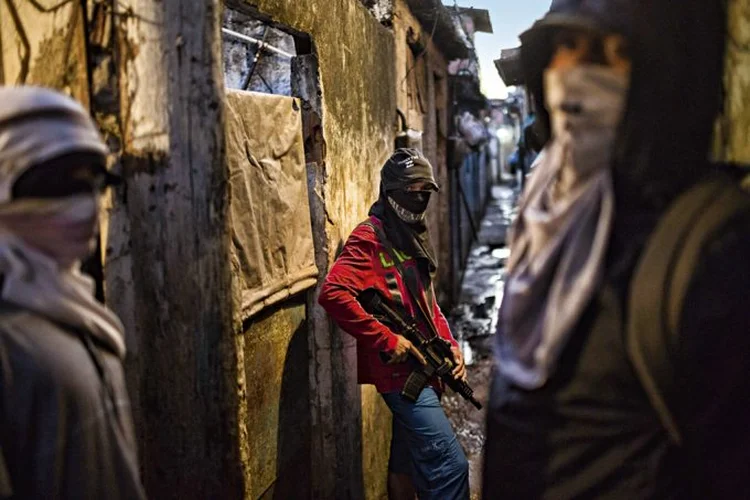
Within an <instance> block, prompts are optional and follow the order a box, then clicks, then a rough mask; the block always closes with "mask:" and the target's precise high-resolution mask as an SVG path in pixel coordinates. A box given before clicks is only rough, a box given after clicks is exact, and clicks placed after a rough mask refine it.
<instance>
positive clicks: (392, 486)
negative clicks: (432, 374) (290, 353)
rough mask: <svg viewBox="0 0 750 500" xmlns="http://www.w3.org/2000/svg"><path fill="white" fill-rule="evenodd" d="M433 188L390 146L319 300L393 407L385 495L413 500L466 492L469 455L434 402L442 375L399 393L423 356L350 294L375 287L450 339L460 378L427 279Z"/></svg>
mask: <svg viewBox="0 0 750 500" xmlns="http://www.w3.org/2000/svg"><path fill="white" fill-rule="evenodd" d="M437 190H438V185H437V183H436V182H435V178H434V176H433V173H432V166H431V165H430V163H429V161H427V159H426V158H425V157H424V156H422V155H421V153H419V151H417V150H414V149H399V150H397V151H396V152H395V153H393V155H392V156H391V157H390V158H389V159H388V161H387V162H386V163H385V165H384V166H383V168H382V170H381V186H380V197H379V199H378V201H377V202H376V203H375V204H374V205H373V206H372V208H371V209H370V214H369V215H370V216H369V218H368V219H367V220H366V221H365V222H363V223H362V224H360V225H359V226H357V227H356V228H355V229H354V231H353V232H352V234H351V236H350V237H349V239H348V240H347V242H346V244H345V245H344V248H343V250H342V253H341V255H340V256H339V258H338V259H337V260H336V263H335V264H334V265H333V268H332V269H331V272H330V273H329V275H328V277H327V278H326V281H325V284H324V286H323V289H322V291H321V294H320V299H319V302H320V304H321V305H322V306H323V308H324V309H325V310H326V311H327V312H328V314H329V315H330V316H331V317H332V318H333V319H334V320H335V321H336V323H337V324H338V325H339V326H340V327H341V329H343V330H344V331H345V332H347V333H349V334H350V335H352V336H353V337H355V338H356V339H357V371H358V374H357V375H358V381H359V383H360V384H373V385H375V387H376V388H377V390H378V392H379V393H380V394H381V396H382V397H383V399H384V400H385V402H386V404H387V405H388V407H389V408H390V409H391V412H392V413H393V438H392V440H391V456H390V460H389V464H388V470H389V474H388V493H389V497H390V498H391V499H397V498H411V499H413V498H414V495H415V490H416V493H417V494H418V495H419V498H420V500H427V499H440V500H452V499H468V498H469V471H468V462H467V460H466V457H465V455H464V452H463V450H462V449H461V446H460V445H459V443H458V441H457V440H456V436H455V434H454V433H453V429H452V428H451V425H450V423H449V422H448V419H447V418H446V416H445V412H444V411H443V408H442V407H441V406H440V399H439V398H440V393H441V391H442V385H441V383H440V381H439V380H437V379H435V380H431V381H430V382H429V384H428V385H427V386H426V387H425V388H424V390H423V391H422V392H421V394H420V396H419V398H418V399H417V401H416V402H414V403H412V402H409V401H407V400H405V399H404V398H402V397H401V395H400V393H401V390H402V389H403V387H404V384H405V382H406V379H407V378H408V377H409V375H410V373H411V372H412V371H413V370H414V369H415V368H416V367H418V364H419V363H425V362H426V361H425V359H424V357H423V356H422V354H421V353H420V352H419V351H418V350H417V349H416V347H415V346H414V345H413V344H412V343H411V342H410V341H409V340H408V339H406V338H405V337H403V336H402V335H400V334H399V332H395V331H392V330H391V329H390V328H389V327H388V326H386V325H385V324H383V323H381V322H380V321H378V320H377V319H375V318H374V317H373V316H372V315H371V314H369V313H367V312H366V311H365V310H364V309H363V308H362V306H361V305H360V303H359V302H358V301H357V297H358V295H359V294H360V293H361V292H362V291H363V290H366V289H368V288H374V289H376V290H377V291H379V292H380V293H381V295H383V296H384V297H386V298H387V299H388V300H389V301H390V302H391V303H393V304H394V305H396V306H398V307H400V308H402V309H403V310H405V311H406V312H407V313H408V314H410V315H411V316H412V317H413V318H415V319H416V320H417V322H418V324H419V325H420V328H421V329H422V331H423V332H424V333H425V335H427V336H430V335H433V334H431V333H430V332H435V333H436V334H437V335H439V336H440V337H442V338H444V339H446V340H447V341H449V342H450V343H451V345H452V352H453V355H454V360H455V362H456V368H455V370H454V372H453V374H454V376H456V377H457V378H460V379H465V377H466V369H465V366H464V361H463V357H462V356H461V351H460V350H459V348H458V344H457V343H456V340H455V339H454V338H453V336H452V335H451V332H450V328H449V327H448V322H447V321H446V319H445V316H443V313H442V312H441V311H440V308H439V307H438V305H437V302H436V301H435V296H434V290H433V286H432V283H433V277H434V275H435V272H436V270H437V264H436V259H435V255H434V251H433V249H432V246H431V244H430V241H429V234H428V232H427V227H426V226H425V213H426V210H427V205H428V203H429V200H430V195H431V193H432V192H433V191H437ZM384 238H385V239H386V240H387V241H383V239H384ZM389 247H390V248H389ZM428 315H429V318H428V317H426V316H428ZM386 360H388V361H386Z"/></svg>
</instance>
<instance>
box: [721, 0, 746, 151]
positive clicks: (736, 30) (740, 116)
mask: <svg viewBox="0 0 750 500" xmlns="http://www.w3.org/2000/svg"><path fill="white" fill-rule="evenodd" d="M728 7H729V36H728V43H727V56H726V69H725V76H724V87H725V90H726V103H725V115H724V118H723V120H721V122H720V125H721V127H720V129H719V130H718V132H717V136H718V137H717V139H718V140H717V149H718V155H719V156H720V157H721V158H722V159H724V160H726V161H731V162H738V163H745V164H750V99H748V96H749V95H750V1H748V0H729V2H728Z"/></svg>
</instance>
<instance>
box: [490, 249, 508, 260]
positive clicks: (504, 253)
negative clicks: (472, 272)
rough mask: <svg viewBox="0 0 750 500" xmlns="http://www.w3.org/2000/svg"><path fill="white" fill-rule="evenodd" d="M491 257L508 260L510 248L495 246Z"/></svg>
mask: <svg viewBox="0 0 750 500" xmlns="http://www.w3.org/2000/svg"><path fill="white" fill-rule="evenodd" d="M492 257H494V258H495V259H498V260H508V259H509V258H510V248H508V247H502V248H496V249H494V250H493V251H492Z"/></svg>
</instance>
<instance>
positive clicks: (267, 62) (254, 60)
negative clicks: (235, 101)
mask: <svg viewBox="0 0 750 500" xmlns="http://www.w3.org/2000/svg"><path fill="white" fill-rule="evenodd" d="M221 32H222V35H223V38H224V44H223V51H224V82H225V85H226V86H227V87H228V88H231V89H238V90H249V91H253V92H262V93H265V94H277V95H285V96H292V60H293V59H294V58H295V57H297V49H296V44H295V39H294V36H293V35H291V34H289V33H286V32H284V31H282V30H280V29H278V28H276V27H274V26H272V25H270V24H269V23H266V22H264V21H262V20H260V19H257V18H254V17H253V16H251V15H249V14H246V13H244V12H241V11H238V10H234V9H230V8H227V9H225V11H224V22H223V27H222V30H221Z"/></svg>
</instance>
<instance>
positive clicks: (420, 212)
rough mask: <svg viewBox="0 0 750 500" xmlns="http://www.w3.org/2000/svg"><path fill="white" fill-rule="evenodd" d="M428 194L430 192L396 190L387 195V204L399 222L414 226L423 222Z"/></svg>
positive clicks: (427, 203)
mask: <svg viewBox="0 0 750 500" xmlns="http://www.w3.org/2000/svg"><path fill="white" fill-rule="evenodd" d="M430 194H431V193H430V191H406V190H405V189H397V190H395V191H392V192H390V193H389V194H388V203H389V204H390V205H391V208H393V210H394V211H395V212H396V215H398V217H399V218H400V219H401V220H403V221H404V222H406V223H408V224H415V223H417V222H422V221H424V219H425V215H426V212H427V205H429V203H430Z"/></svg>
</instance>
